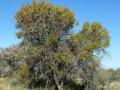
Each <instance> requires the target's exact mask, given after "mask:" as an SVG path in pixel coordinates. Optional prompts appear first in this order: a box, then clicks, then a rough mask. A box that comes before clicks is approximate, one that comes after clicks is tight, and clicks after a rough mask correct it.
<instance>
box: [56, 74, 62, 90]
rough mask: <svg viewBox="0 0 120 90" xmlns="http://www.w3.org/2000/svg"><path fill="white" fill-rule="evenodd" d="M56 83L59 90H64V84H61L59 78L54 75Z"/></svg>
mask: <svg viewBox="0 0 120 90" xmlns="http://www.w3.org/2000/svg"><path fill="white" fill-rule="evenodd" d="M54 81H55V84H56V86H57V89H58V90H63V83H59V80H58V78H57V76H56V75H55V74H54Z"/></svg>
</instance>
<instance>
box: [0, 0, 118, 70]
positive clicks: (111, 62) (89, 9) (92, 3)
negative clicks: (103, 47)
mask: <svg viewBox="0 0 120 90" xmlns="http://www.w3.org/2000/svg"><path fill="white" fill-rule="evenodd" d="M47 1H51V2H52V3H53V4H58V5H62V6H64V7H67V8H69V9H71V10H72V11H73V12H74V14H75V17H76V19H77V20H78V21H79V26H77V28H75V30H76V31H78V30H80V28H81V26H82V25H83V23H84V22H85V21H90V22H94V21H98V22H100V23H101V24H102V25H103V26H104V27H106V28H107V29H108V31H109V33H110V36H111V44H110V47H109V49H108V55H106V57H105V58H104V59H103V60H102V66H103V67H105V68H114V69H116V68H120V61H119V60H120V58H119V55H120V52H119V51H120V0H47ZM30 2H31V0H1V2H0V48H5V47H9V46H11V45H13V44H18V43H19V42H20V40H18V39H17V37H16V36H15V32H17V29H16V28H15V24H16V22H15V18H14V17H15V14H16V12H17V11H18V10H19V8H20V7H21V5H22V4H26V3H30Z"/></svg>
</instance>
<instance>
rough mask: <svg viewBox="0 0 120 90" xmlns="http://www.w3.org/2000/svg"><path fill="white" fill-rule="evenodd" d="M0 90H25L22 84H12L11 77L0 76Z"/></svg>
mask: <svg viewBox="0 0 120 90" xmlns="http://www.w3.org/2000/svg"><path fill="white" fill-rule="evenodd" d="M0 90H27V89H25V88H24V86H23V85H12V84H11V79H9V78H0Z"/></svg>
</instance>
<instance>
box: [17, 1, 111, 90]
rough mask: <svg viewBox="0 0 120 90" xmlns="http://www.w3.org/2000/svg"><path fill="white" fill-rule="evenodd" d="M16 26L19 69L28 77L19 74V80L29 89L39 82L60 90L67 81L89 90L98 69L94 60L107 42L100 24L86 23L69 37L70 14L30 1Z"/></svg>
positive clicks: (71, 20)
mask: <svg viewBox="0 0 120 90" xmlns="http://www.w3.org/2000/svg"><path fill="white" fill-rule="evenodd" d="M16 22H17V28H19V29H20V31H19V32H18V33H17V36H18V38H21V39H22V42H21V45H22V47H23V48H24V55H25V57H24V60H25V62H24V63H23V64H21V65H23V66H25V67H28V68H27V72H28V73H29V75H28V76H27V78H25V76H24V75H23V73H22V76H24V77H23V79H24V80H26V81H28V85H29V86H32V85H35V83H37V82H39V81H40V80H41V79H43V80H44V81H46V83H45V84H46V87H47V86H48V85H49V86H51V85H55V86H56V87H57V89H58V90H63V87H64V86H65V85H67V84H68V82H69V81H72V82H73V83H75V84H76V86H77V84H78V85H80V84H81V82H82V81H84V82H83V83H82V84H86V83H87V87H88V88H91V89H92V87H91V85H94V84H91V82H92V83H93V80H94V76H93V75H95V74H96V73H95V72H96V71H97V69H98V68H97V67H99V60H98V56H99V54H100V51H105V49H106V48H107V47H108V46H109V41H110V39H109V34H108V32H107V30H106V29H105V28H104V27H102V25H101V24H99V23H97V22H94V23H92V24H90V23H88V22H87V23H85V24H84V25H83V28H82V30H81V31H80V32H79V33H75V34H74V33H70V32H71V29H72V28H73V26H74V24H75V18H74V14H73V13H72V11H71V10H69V9H68V8H64V7H61V6H55V5H53V4H51V3H46V2H43V1H41V2H39V3H36V2H35V1H34V0H33V1H32V3H31V4H27V5H23V6H22V7H21V8H20V10H19V11H18V12H17V13H16ZM20 67H22V66H20ZM22 69H24V68H20V71H19V72H22V71H21V70H22ZM20 75H21V73H20ZM25 75H26V74H25ZM81 80H82V81H81ZM89 90H90V89H89Z"/></svg>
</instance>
